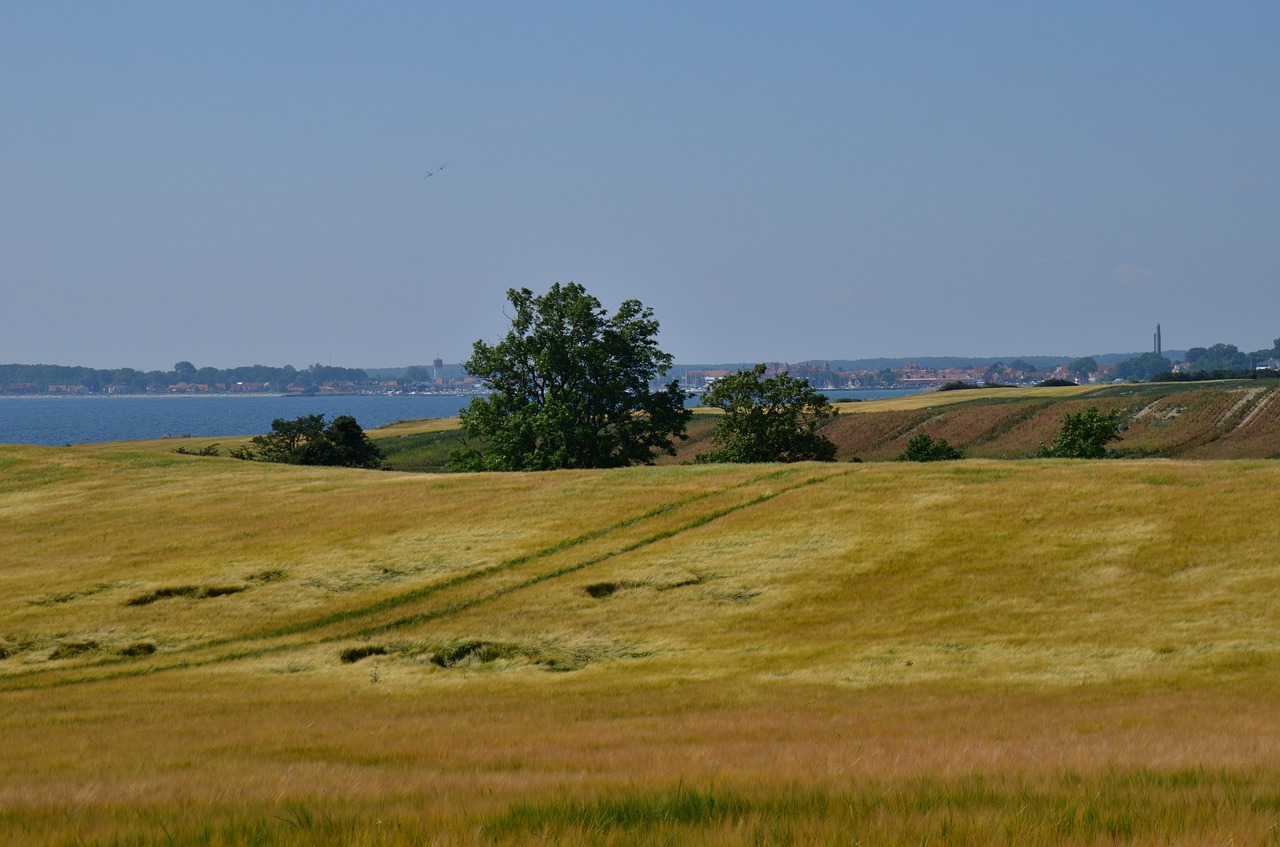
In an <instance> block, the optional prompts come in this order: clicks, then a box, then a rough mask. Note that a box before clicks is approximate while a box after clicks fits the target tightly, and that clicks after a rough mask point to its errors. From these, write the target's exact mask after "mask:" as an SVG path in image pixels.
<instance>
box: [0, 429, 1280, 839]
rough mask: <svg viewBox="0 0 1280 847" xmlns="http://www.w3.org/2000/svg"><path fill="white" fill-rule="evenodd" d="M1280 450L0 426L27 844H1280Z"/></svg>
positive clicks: (19, 802)
mask: <svg viewBox="0 0 1280 847" xmlns="http://www.w3.org/2000/svg"><path fill="white" fill-rule="evenodd" d="M1225 411H1226V412H1230V411H1231V410H1230V409H1227V410H1225ZM1235 414H1237V415H1241V414H1247V412H1243V413H1241V412H1240V410H1237V411H1236V412H1235ZM850 417H854V416H853V415H851V416H850ZM1211 417H1212V416H1211ZM1278 484H1280V466H1277V465H1276V464H1274V463H1271V462H1264V461H1254V462H1239V461H1230V462H1212V463H1198V462H1185V461H1167V460H1163V461H1143V462H1054V461H1024V462H999V461H983V460H977V461H966V462H961V463H947V464H944V465H940V466H918V465H911V466H904V465H899V464H864V465H849V464H843V465H801V466H793V467H767V466H766V467H731V466H725V467H710V466H684V467H666V468H633V469H627V470H619V471H610V472H602V473H583V472H564V473H548V474H537V475H518V474H517V475H468V476H447V475H446V476H439V475H432V476H422V475H408V474H394V473H371V472H359V471H346V470H338V469H323V468H300V467H285V466H269V465H260V464H256V463H245V462H236V461H232V460H226V459H197V458H192V457H183V456H175V455H173V454H171V453H167V452H160V451H157V450H152V449H151V448H149V447H147V446H145V445H114V446H105V445H104V446H96V447H92V448H89V447H86V448H70V449H68V448H38V447H4V448H0V533H2V534H3V537H4V538H5V539H6V545H5V555H4V559H3V563H2V564H0V651H2V652H3V655H4V658H0V737H2V738H3V739H4V740H5V743H4V746H5V752H6V755H5V756H4V757H0V836H2V838H0V840H3V842H4V843H5V844H19V845H23V844H48V843H68V844H70V843H85V844H94V843H98V844H109V843H130V844H134V843H136V844H153V843H154V844H168V843H192V844H195V843H204V844H238V843H262V844H304V843H307V844H310V843H335V844H336V843H346V844H351V843H356V844H359V843H366V844H415V843H423V842H424V841H429V840H430V839H432V838H435V839H437V843H446V844H471V843H527V842H529V841H530V840H537V839H540V838H541V839H546V840H549V841H550V842H551V843H566V844H585V843H614V844H647V843H655V842H658V843H660V842H662V841H664V840H673V841H674V842H676V843H694V844H727V843H848V840H849V834H850V833H854V834H856V835H857V836H858V837H860V838H862V839H863V840H864V841H869V842H875V843H894V842H901V841H910V842H912V843H921V842H929V841H931V840H932V841H945V842H946V843H1009V844H1013V843H1031V842H1036V843H1048V842H1058V843H1072V844H1130V843H1188V844H1190V843H1206V842H1216V843H1225V842H1227V841H1228V840H1229V839H1232V838H1234V839H1235V841H1236V843H1275V841H1276V834H1275V833H1276V821H1277V819H1278V817H1280V799H1278V797H1277V793H1276V791H1275V789H1274V786H1275V785H1276V784H1277V780H1276V777H1277V776H1278V775H1280V733H1277V730H1276V727H1278V726H1280V698H1277V696H1276V695H1275V692H1276V691H1277V690H1280V642H1277V639H1276V636H1275V633H1276V632H1277V631H1280V626H1278V625H1280V602H1278V601H1280V597H1278V596H1277V594H1278V593H1280V581H1277V579H1276V572H1275V568H1276V564H1277V563H1276V559H1275V552H1274V551H1275V550H1276V549H1280V526H1277V524H1276V522H1274V521H1266V520H1263V519H1262V517H1263V516H1264V515H1265V509H1264V508H1263V507H1264V506H1265V504H1266V503H1267V502H1269V500H1270V499H1271V498H1273V497H1274V492H1275V490H1277V486H1278ZM225 589H235V590H225ZM139 598H150V599H148V600H147V601H146V602H140V601H139ZM138 645H150V647H151V648H152V649H151V650H146V649H141V648H139V647H138ZM344 659H345V660H344ZM115 839H120V840H119V841H116V840H115Z"/></svg>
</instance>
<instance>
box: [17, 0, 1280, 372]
mask: <svg viewBox="0 0 1280 847" xmlns="http://www.w3.org/2000/svg"><path fill="white" fill-rule="evenodd" d="M1277 33H1280V3H1276V2H1274V0H1266V2H1231V0H1227V2H1223V3H1217V4H1207V3H1200V2H1177V0H1170V2H1125V1H1124V0H1122V2H1116V0H1107V2H1070V3H1066V2H1062V3H1026V2H1020V1H1019V2H974V3H952V2H904V3H856V2H832V3H826V2H823V3H817V2H802V3H794V4H781V3H758V2H733V3H727V2H724V3H721V2H678V3H676V2H648V3H632V4H625V5H624V4H606V3H577V2H574V3H569V2H553V3H523V2H520V3H517V2H492V3H450V4H444V3H427V2H381V3H331V2H306V3H303V2H279V3H256V2H255V3H248V2H197V1H196V0H187V1H186V2H183V1H182V0H166V1H165V2H158V1H157V2H135V1H134V0H121V2H113V3H90V2H37V0H31V2H25V0H18V2H11V3H5V4H3V6H0V114H2V115H3V120H2V121H0V151H3V158H2V159H0V278H2V279H3V288H4V293H3V298H2V299H0V303H2V308H3V315H4V320H3V329H2V330H0V362H24V363H36V362H43V363H55V364H75V365H90V366H94V367H124V366H131V367H138V368H144V369H149V368H166V369H167V368H169V367H171V366H172V365H173V363H174V362H176V361H179V360H188V361H191V362H194V363H195V364H196V365H197V366H205V365H210V366H214V367H231V366H235V365H242V364H252V363H261V364H268V365H284V364H293V365H295V366H297V367H305V366H307V365H309V364H311V363H313V362H321V363H325V364H329V363H332V364H340V365H347V366H353V367H378V366H396V365H408V364H415V363H424V362H428V361H430V360H431V359H432V358H433V357H434V356H436V355H440V356H441V357H443V358H444V359H445V360H446V361H450V362H456V361H461V360H463V359H465V358H466V357H467V356H468V355H469V353H470V348H471V343H472V342H473V341H475V340H476V339H478V338H483V339H485V340H488V341H492V340H495V339H497V338H498V337H499V336H500V335H501V334H502V333H503V331H504V330H505V328H506V319H505V318H504V316H503V308H504V306H505V299H504V298H505V292H506V290H507V288H509V287H529V288H532V289H534V290H535V291H542V290H545V289H546V288H547V287H549V286H550V285H551V283H553V282H556V281H559V282H569V281H576V282H579V283H582V284H583V285H585V286H586V287H587V289H588V290H589V291H591V292H592V293H593V294H595V295H596V296H597V297H599V298H600V299H601V300H602V301H603V302H604V304H605V305H606V306H607V307H609V308H610V309H612V308H614V307H616V305H617V304H618V303H619V302H620V301H621V300H623V299H625V298H629V297H634V298H637V299H639V300H641V301H642V302H644V303H645V304H646V305H648V306H651V307H652V308H653V309H654V311H655V313H656V315H657V317H658V319H659V321H660V322H661V326H662V332H661V336H660V343H661V345H662V346H663V348H664V349H666V350H668V351H669V352H671V353H672V354H673V355H674V356H675V357H676V359H677V361H681V362H726V361H758V360H766V359H767V360H783V361H799V360H802V359H812V358H818V359H824V358H825V359H831V358H859V357H868V356H913V355H919V356H926V355H944V354H954V355H972V356H987V355H991V356H996V355H1001V356H1011V355H1031V354H1038V355H1059V354H1061V355H1073V356H1074V355H1086V354H1093V353H1107V352H1126V351H1141V350H1144V349H1147V348H1148V345H1149V344H1150V339H1151V334H1152V332H1153V330H1154V328H1155V324H1156V323H1157V322H1160V323H1161V324H1163V330H1164V344H1165V347H1166V348H1167V349H1173V348H1186V347H1190V346H1207V345H1209V344H1213V343H1215V342H1229V343H1233V344H1236V345H1237V346H1239V347H1240V348H1241V349H1244V350H1252V349H1257V348H1260V347H1269V346H1270V345H1271V342H1272V339H1274V338H1276V337H1277V336H1280V234H1278V232H1277V229H1278V226H1277V225H1278V224H1280V49H1277V46H1276V43H1277V42H1276V38H1277ZM429 173H430V174H433V175H432V176H429V177H428V176H427V174H429Z"/></svg>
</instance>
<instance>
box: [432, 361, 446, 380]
mask: <svg viewBox="0 0 1280 847" xmlns="http://www.w3.org/2000/svg"><path fill="white" fill-rule="evenodd" d="M431 367H432V369H433V372H434V374H435V378H436V382H437V383H439V382H440V369H441V368H443V367H444V360H443V359H441V358H440V357H439V356H436V357H435V358H434V359H432V360H431Z"/></svg>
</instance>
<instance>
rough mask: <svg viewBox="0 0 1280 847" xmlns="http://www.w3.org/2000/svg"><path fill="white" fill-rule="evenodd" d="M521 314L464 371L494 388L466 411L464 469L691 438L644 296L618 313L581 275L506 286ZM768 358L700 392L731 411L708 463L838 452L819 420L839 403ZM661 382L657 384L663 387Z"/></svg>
mask: <svg viewBox="0 0 1280 847" xmlns="http://www.w3.org/2000/svg"><path fill="white" fill-rule="evenodd" d="M507 300H508V302H509V303H510V306H511V309H512V310H513V312H514V316H513V317H512V318H511V329H510V331H509V332H508V333H507V335H506V336H505V337H504V338H503V339H502V340H500V341H498V342H497V343H496V344H488V343H486V342H484V341H477V342H475V344H474V345H473V348H472V355H471V358H470V359H468V360H467V362H466V369H467V372H468V373H470V374H472V375H473V376H477V377H480V378H481V379H483V380H484V381H485V382H486V384H487V385H488V386H489V388H490V389H491V390H492V394H490V395H489V396H487V397H475V398H473V399H472V400H471V404H470V405H469V406H468V407H467V408H466V409H464V410H463V411H462V413H461V418H462V426H463V430H464V432H465V433H466V436H467V438H468V444H467V446H466V447H464V448H463V449H461V450H458V451H456V452H455V453H454V455H453V457H452V461H451V467H452V468H453V469H455V470H498V471H520V470H550V469H556V468H607V467H620V466H623V465H633V464H651V463H652V462H653V461H654V460H655V458H656V457H657V455H658V454H659V453H667V454H670V455H674V454H675V446H674V445H675V442H676V441H677V440H683V439H685V438H687V437H688V435H687V432H686V428H687V424H688V421H689V418H690V417H691V416H692V411H691V410H690V409H688V408H687V407H686V400H687V399H688V398H689V396H690V395H689V393H688V392H686V391H685V390H683V389H682V388H681V387H680V384H679V381H678V380H671V381H670V382H666V383H665V384H662V382H661V378H662V377H664V376H665V375H666V373H667V371H668V370H669V369H670V367H671V361H672V360H671V356H670V354H668V353H665V352H663V351H662V350H661V349H660V348H659V347H658V345H657V342H656V337H657V332H658V322H657V320H655V319H654V317H653V312H652V310H651V309H649V308H647V307H646V306H644V305H643V304H641V303H640V302H639V301H638V300H626V301H624V302H623V303H622V305H621V306H620V307H619V308H618V310H617V312H616V313H614V314H612V315H611V314H609V312H608V311H607V310H606V309H604V308H603V307H602V306H601V304H600V301H599V300H597V299H596V298H595V297H594V296H592V295H591V294H588V293H587V291H586V290H585V289H584V288H583V287H582V286H581V285H578V284H576V283H569V284H567V285H561V284H560V283H556V284H555V285H553V286H552V287H551V289H550V290H549V291H548V292H547V293H546V294H543V295H536V294H534V293H533V292H532V291H530V290H529V289H527V288H522V289H514V288H513V289H510V290H509V291H508V292H507ZM764 374H765V366H764V365H757V366H756V367H754V368H752V369H750V370H747V371H742V372H740V373H738V374H734V375H731V376H728V377H725V378H724V379H722V380H720V381H719V382H717V384H716V385H715V386H714V387H713V388H712V389H711V391H709V392H708V393H707V394H706V395H705V396H704V398H703V402H704V403H706V404H707V405H710V406H715V407H718V408H720V409H721V410H723V412H724V414H723V415H722V416H721V418H720V420H719V422H718V425H717V428H716V433H715V440H716V442H717V445H718V449H716V450H714V451H711V452H709V453H706V454H703V455H702V456H699V461H704V462H719V461H728V462H765V461H769V462H775V461H784V462H785V461H802V460H806V459H817V460H826V461H831V460H834V459H835V454H836V448H835V445H834V444H832V443H831V441H830V440H828V439H826V438H824V437H822V436H820V435H818V434H817V432H816V430H817V428H818V427H819V426H820V425H821V424H822V423H823V422H825V421H826V420H829V419H830V418H831V417H833V416H834V415H835V413H836V410H835V409H834V408H833V407H832V406H831V404H830V402H829V401H828V400H827V398H826V397H825V396H824V395H822V394H820V393H818V392H817V391H814V390H813V389H811V388H810V387H809V384H808V381H807V380H802V379H794V378H792V377H790V376H788V375H787V374H779V375H777V376H774V377H770V378H765V376H764ZM655 383H656V384H657V387H656V388H655V387H654V386H655Z"/></svg>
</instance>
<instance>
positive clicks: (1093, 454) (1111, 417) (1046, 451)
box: [1040, 406, 1124, 459]
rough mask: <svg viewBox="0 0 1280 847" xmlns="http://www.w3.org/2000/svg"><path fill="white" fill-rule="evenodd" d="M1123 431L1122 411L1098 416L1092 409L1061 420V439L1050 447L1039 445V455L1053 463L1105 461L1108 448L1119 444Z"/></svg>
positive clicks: (1064, 416) (1059, 430) (1059, 436)
mask: <svg viewBox="0 0 1280 847" xmlns="http://www.w3.org/2000/svg"><path fill="white" fill-rule="evenodd" d="M1123 429H1124V424H1123V422H1122V421H1121V416H1120V412H1119V410H1114V409H1113V410H1112V411H1110V412H1099V411H1098V408H1097V407H1096V406H1090V407H1089V408H1087V409H1085V410H1084V411H1083V412H1076V413H1074V414H1072V413H1068V414H1065V415H1063V416H1062V423H1061V425H1060V426H1059V428H1058V438H1057V440H1056V441H1054V442H1053V444H1051V445H1050V446H1048V447H1045V446H1044V445H1043V444H1042V445H1040V455H1041V456H1044V457H1046V458H1050V459H1102V458H1105V457H1106V455H1107V445H1108V444H1110V443H1111V442H1112V441H1119V440H1120V432H1121V430H1123Z"/></svg>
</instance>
